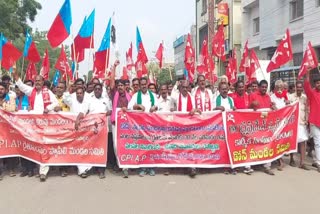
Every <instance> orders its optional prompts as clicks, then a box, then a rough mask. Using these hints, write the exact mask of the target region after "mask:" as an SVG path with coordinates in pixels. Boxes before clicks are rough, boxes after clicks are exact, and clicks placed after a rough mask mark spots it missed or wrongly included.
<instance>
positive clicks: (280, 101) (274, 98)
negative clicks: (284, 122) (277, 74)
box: [270, 80, 290, 171]
mask: <svg viewBox="0 0 320 214" xmlns="http://www.w3.org/2000/svg"><path fill="white" fill-rule="evenodd" d="M274 85H275V88H274V90H273V94H271V95H270V98H271V102H273V103H274V105H275V107H276V109H281V108H283V107H285V106H286V105H287V104H289V103H290V102H289V100H288V97H287V91H285V90H284V88H283V81H282V80H277V81H276V82H275V84H274ZM283 168H284V161H283V159H282V158H279V167H278V170H279V171H282V170H283Z"/></svg>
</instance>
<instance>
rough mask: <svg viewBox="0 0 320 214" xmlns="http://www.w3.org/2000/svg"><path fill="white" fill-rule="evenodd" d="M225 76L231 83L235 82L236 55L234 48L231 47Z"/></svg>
mask: <svg viewBox="0 0 320 214" xmlns="http://www.w3.org/2000/svg"><path fill="white" fill-rule="evenodd" d="M226 73H227V77H228V79H229V82H230V83H231V84H234V83H236V82H237V79H238V78H237V56H236V48H233V51H232V57H230V59H229V63H228V67H227V72H226Z"/></svg>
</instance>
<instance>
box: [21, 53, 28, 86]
mask: <svg viewBox="0 0 320 214" xmlns="http://www.w3.org/2000/svg"><path fill="white" fill-rule="evenodd" d="M23 66H24V57H22V66H21V75H23ZM26 73H27V72H25V75H24V76H26ZM23 81H24V78H23Z"/></svg>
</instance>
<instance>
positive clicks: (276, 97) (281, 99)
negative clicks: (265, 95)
mask: <svg viewBox="0 0 320 214" xmlns="http://www.w3.org/2000/svg"><path fill="white" fill-rule="evenodd" d="M274 85H275V88H274V90H273V93H272V94H271V95H270V98H271V102H273V103H274V104H275V106H276V108H277V109H281V108H283V107H285V106H286V105H287V104H289V103H290V102H289V101H288V96H287V91H285V90H284V88H283V82H282V80H277V81H276V82H275V84H274Z"/></svg>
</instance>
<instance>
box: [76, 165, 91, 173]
mask: <svg viewBox="0 0 320 214" xmlns="http://www.w3.org/2000/svg"><path fill="white" fill-rule="evenodd" d="M91 168H92V166H78V175H81V174H83V173H86V172H88V171H89V170H90V169H91Z"/></svg>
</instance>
